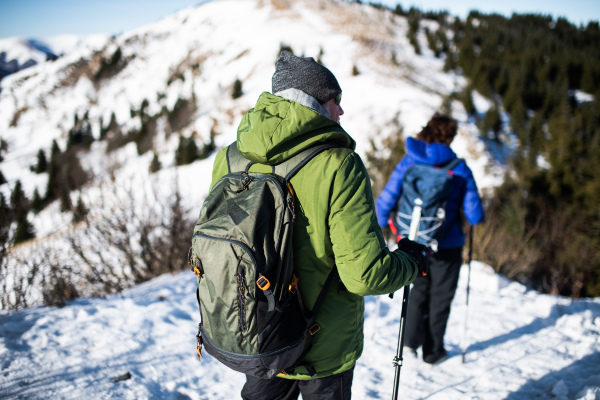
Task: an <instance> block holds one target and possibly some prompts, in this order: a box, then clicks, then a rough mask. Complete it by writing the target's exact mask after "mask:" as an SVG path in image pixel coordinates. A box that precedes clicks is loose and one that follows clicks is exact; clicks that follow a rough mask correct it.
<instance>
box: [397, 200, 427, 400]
mask: <svg viewBox="0 0 600 400" xmlns="http://www.w3.org/2000/svg"><path fill="white" fill-rule="evenodd" d="M415 204H416V206H415V208H414V209H413V213H412V217H411V221H410V228H409V231H408V232H409V233H408V238H409V239H410V240H415V239H416V238H417V233H418V231H419V223H420V221H421V204H423V202H422V201H421V199H415ZM409 296H410V284H409V285H406V286H404V296H403V297H402V310H401V312H400V328H399V331H398V348H397V350H396V357H394V361H393V364H394V368H395V369H396V372H395V374H394V391H393V395H392V399H393V400H398V389H399V387H400V369H401V368H402V360H403V358H402V353H403V350H404V333H405V331H406V330H405V329H404V327H405V325H406V311H407V308H408V298H409ZM390 297H393V293H392V294H390Z"/></svg>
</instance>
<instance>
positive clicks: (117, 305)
mask: <svg viewBox="0 0 600 400" xmlns="http://www.w3.org/2000/svg"><path fill="white" fill-rule="evenodd" d="M466 278H467V266H463V270H462V271H461V279H460V282H459V286H458V290H457V294H456V298H455V300H454V303H453V306H452V312H451V315H450V320H449V324H448V332H447V334H446V346H447V348H448V350H449V354H450V358H449V359H448V360H447V361H445V362H443V363H442V364H439V365H437V366H434V367H432V366H429V365H427V364H424V363H423V362H422V361H421V360H420V359H415V358H414V357H412V356H410V355H408V354H406V353H405V354H404V365H403V367H402V370H401V377H400V398H401V399H407V400H408V399H429V400H465V399H480V400H499V399H504V400H530V399H556V400H597V399H600V301H599V300H598V299H587V300H575V301H573V300H571V299H567V298H561V297H557V296H550V295H540V294H538V293H535V292H534V291H530V290H527V288H526V287H524V286H522V285H521V284H518V283H515V282H509V281H507V280H506V279H505V278H502V277H500V276H498V275H495V274H494V273H493V271H492V269H491V268H490V267H487V266H484V265H482V264H480V263H475V262H474V263H473V265H472V274H471V292H470V297H469V308H468V324H467V327H468V329H467V335H466V338H467V341H466V343H467V352H466V357H465V363H464V364H463V363H462V362H461V349H462V343H463V337H464V326H465V315H466V308H465V295H466ZM195 285H196V282H195V276H194V274H193V273H191V272H189V271H186V272H181V273H179V274H177V275H163V276H161V277H159V278H157V279H155V280H153V281H150V282H146V283H144V284H142V285H140V286H138V287H135V288H133V289H131V290H128V291H126V292H124V293H123V294H121V295H116V296H111V297H109V298H107V299H79V300H76V301H74V302H73V303H71V304H69V305H68V306H66V307H64V308H53V307H34V308H31V309H27V310H23V311H18V312H6V311H0V368H1V371H2V373H1V374H0V397H1V398H6V399H17V398H24V399H25V398H26V399H65V400H66V399H77V400H79V399H90V400H91V399H107V398H110V399H198V400H200V399H202V400H224V399H236V398H240V396H239V393H240V389H241V387H242V385H243V383H244V377H243V375H242V374H239V373H237V372H234V371H232V370H229V369H227V368H226V367H224V366H223V365H221V364H219V363H218V362H217V361H216V360H215V359H213V358H212V357H211V356H210V355H207V354H204V357H203V359H202V361H201V362H198V360H197V359H196V355H195V353H196V350H195V345H196V341H195V334H196V331H197V326H198V325H197V324H198V321H199V314H198V306H197V304H196V298H195V296H194V290H195ZM401 299H402V295H401V292H400V293H398V294H397V295H396V296H395V298H394V299H393V300H391V299H389V298H388V297H387V296H381V297H380V300H379V302H380V303H379V306H378V301H377V298H375V297H367V298H366V325H365V329H366V332H365V349H364V352H363V356H362V358H361V359H360V360H359V362H358V364H357V367H356V370H355V373H354V383H353V386H352V392H353V398H354V399H356V400H363V399H389V398H391V395H392V387H393V378H394V368H393V366H392V360H393V358H394V356H395V354H396V344H397V335H398V327H399V316H400V305H401ZM127 374H129V376H130V378H129V379H126V380H121V381H116V382H114V381H113V380H117V379H116V378H119V377H122V378H121V379H125V378H127Z"/></svg>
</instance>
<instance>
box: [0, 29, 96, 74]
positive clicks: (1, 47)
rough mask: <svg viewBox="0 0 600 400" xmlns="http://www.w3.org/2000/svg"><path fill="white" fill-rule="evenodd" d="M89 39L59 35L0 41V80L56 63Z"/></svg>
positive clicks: (13, 38)
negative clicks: (46, 64) (34, 67)
mask: <svg viewBox="0 0 600 400" xmlns="http://www.w3.org/2000/svg"><path fill="white" fill-rule="evenodd" d="M97 36H104V35H95V36H94V37H97ZM88 38H89V37H84V36H77V35H58V36H52V37H49V38H45V39H33V38H26V37H20V36H17V37H10V38H5V39H0V79H2V78H4V77H6V76H8V75H10V74H14V73H15V72H18V71H21V70H23V69H25V68H29V67H32V66H34V65H36V64H39V63H41V62H45V61H54V60H56V59H58V58H59V57H60V56H62V55H64V54H67V53H69V52H71V51H73V50H75V49H77V48H78V47H80V46H81V45H82V44H84V43H85V42H86V41H87V40H88Z"/></svg>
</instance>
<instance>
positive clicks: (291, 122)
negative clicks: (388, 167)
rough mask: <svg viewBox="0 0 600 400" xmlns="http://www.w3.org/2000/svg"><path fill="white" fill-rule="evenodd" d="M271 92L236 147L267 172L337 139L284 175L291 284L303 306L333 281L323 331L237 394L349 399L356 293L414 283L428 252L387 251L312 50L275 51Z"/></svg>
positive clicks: (359, 334)
mask: <svg viewBox="0 0 600 400" xmlns="http://www.w3.org/2000/svg"><path fill="white" fill-rule="evenodd" d="M272 93H273V94H271V93H268V92H263V93H262V94H261V95H260V97H259V99H258V101H257V102H256V105H255V107H254V108H252V109H251V110H249V111H248V112H247V113H246V114H245V115H244V117H243V119H242V122H241V123H240V125H239V127H238V131H237V148H238V150H239V152H240V154H241V155H243V156H244V157H245V158H247V159H248V160H250V161H254V162H255V163H256V164H254V165H253V166H252V168H251V171H256V172H270V171H271V167H270V166H271V165H276V164H279V163H281V162H283V161H285V160H287V159H289V158H291V157H293V156H294V155H296V154H298V153H300V152H301V151H303V150H305V149H307V148H309V147H311V146H314V145H317V144H321V143H325V142H333V143H336V144H338V145H339V146H340V147H339V148H332V149H328V150H325V151H324V152H322V153H320V154H319V155H317V156H316V157H315V158H313V159H312V160H311V161H310V162H309V163H308V164H307V165H306V166H305V167H304V168H302V169H301V170H300V171H299V172H298V173H297V174H296V175H295V176H294V177H293V178H292V179H291V182H290V183H291V186H292V189H293V191H294V192H295V195H296V210H297V215H296V223H295V225H294V231H293V258H294V266H295V273H296V274H297V276H298V277H299V282H298V287H299V290H300V293H301V294H302V300H303V302H304V305H305V307H306V308H307V309H311V308H312V306H313V304H314V303H315V300H316V298H317V296H318V294H319V292H320V290H321V288H322V287H323V284H324V282H325V279H326V278H327V276H328V275H329V273H330V272H331V270H332V268H334V267H335V268H337V272H338V274H339V279H334V282H333V283H332V284H331V285H330V287H329V290H328V291H327V294H326V296H325V299H324V301H323V303H322V306H321V309H320V311H319V314H318V316H317V321H318V322H319V324H320V326H321V330H320V332H319V335H318V337H317V339H316V340H315V343H314V344H313V347H312V349H311V350H310V352H309V353H308V354H307V355H306V357H305V358H304V360H303V362H302V364H303V365H310V366H311V367H312V369H313V370H314V372H316V377H311V374H310V373H309V371H308V370H307V369H306V368H305V367H302V366H300V367H297V368H296V369H295V370H294V371H293V373H291V374H288V375H285V376H282V374H279V375H277V377H275V378H272V379H259V378H256V377H253V376H249V375H247V376H246V384H245V385H244V387H243V389H242V398H243V399H251V400H257V399H258V400H260V399H265V400H267V399H297V398H298V396H299V394H300V393H302V396H303V399H304V400H310V399H315V398H318V399H325V398H331V399H333V398H335V399H350V397H351V385H352V377H353V370H354V366H355V363H356V360H358V358H359V357H360V355H361V353H362V350H363V336H364V334H363V324H364V298H363V296H367V295H381V294H388V293H393V292H395V291H397V290H398V289H400V288H402V287H403V286H405V285H408V284H410V283H411V282H413V281H414V280H415V278H416V277H417V274H418V272H419V269H420V268H425V263H426V262H427V261H426V259H425V258H424V257H423V256H422V255H420V253H419V252H418V251H415V249H417V250H418V249H419V246H421V245H418V244H415V243H412V242H411V243H410V244H409V245H408V246H401V247H400V248H398V249H396V250H394V251H390V250H389V249H388V247H387V246H386V242H385V240H384V238H383V234H382V231H381V228H380V227H379V224H378V223H377V217H376V214H375V205H374V202H373V194H372V192H371V183H370V180H369V176H368V173H367V170H366V168H365V166H364V164H363V162H362V160H361V158H360V156H359V155H358V154H357V153H356V152H355V151H354V149H355V147H356V142H355V141H354V140H353V139H352V138H351V137H350V135H349V134H348V133H346V131H345V130H344V129H343V128H342V127H341V126H340V123H339V122H340V116H341V115H343V114H344V111H343V109H342V107H341V104H340V102H341V94H342V90H341V88H340V86H339V84H338V81H337V79H336V78H335V76H334V75H333V74H332V73H331V71H329V70H328V69H327V68H325V67H324V66H322V65H321V64H319V63H317V62H315V60H314V59H313V58H310V57H306V58H305V57H296V56H294V55H293V54H292V53H290V52H287V51H283V52H282V53H281V55H280V56H279V59H278V60H277V62H276V65H275V73H274V74H273V78H272ZM225 152H226V148H225V149H223V150H221V151H220V152H219V153H218V154H217V157H216V159H215V163H214V168H213V173H212V184H211V189H212V187H213V186H214V185H215V183H216V182H217V181H218V180H219V179H220V178H221V177H222V176H224V175H225V174H227V171H228V169H227V159H226V156H225Z"/></svg>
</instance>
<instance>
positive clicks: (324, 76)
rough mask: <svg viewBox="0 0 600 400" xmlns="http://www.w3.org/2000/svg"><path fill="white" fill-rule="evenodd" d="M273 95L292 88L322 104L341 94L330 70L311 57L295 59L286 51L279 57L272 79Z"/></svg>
mask: <svg viewBox="0 0 600 400" xmlns="http://www.w3.org/2000/svg"><path fill="white" fill-rule="evenodd" d="M272 85H273V88H272V89H273V94H275V93H277V92H281V91H282V90H286V89H290V88H294V89H299V90H302V91H303V92H304V93H307V94H309V95H311V96H312V97H314V98H315V99H317V101H318V102H319V103H320V104H324V103H326V102H328V101H329V100H331V99H333V98H334V97H335V96H337V95H338V94H340V93H342V88H340V85H339V83H338V81H337V79H335V76H334V75H333V74H332V73H331V71H330V70H328V69H327V68H325V67H324V66H322V65H321V64H319V63H318V62H316V61H315V60H314V59H313V58H312V57H296V56H295V55H293V54H292V53H290V52H289V51H287V50H284V51H282V52H281V54H280V55H279V59H277V62H276V63H275V73H274V74H273V79H272Z"/></svg>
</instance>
